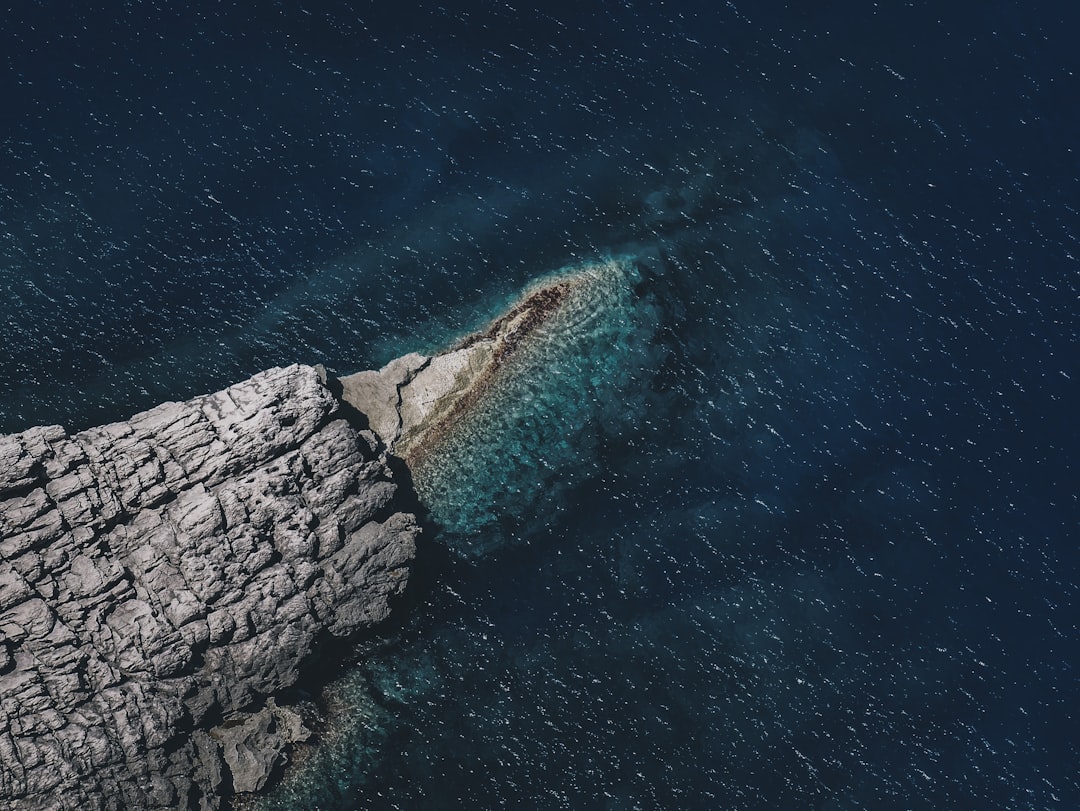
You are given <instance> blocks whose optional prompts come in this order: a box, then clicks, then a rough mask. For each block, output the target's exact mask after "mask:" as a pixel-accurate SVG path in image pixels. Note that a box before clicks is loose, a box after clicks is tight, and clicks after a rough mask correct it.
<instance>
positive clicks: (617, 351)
mask: <svg viewBox="0 0 1080 811" xmlns="http://www.w3.org/2000/svg"><path fill="white" fill-rule="evenodd" d="M248 5H250V4H248ZM452 5H453V4H445V5H443V6H439V5H436V4H422V5H421V6H420V7H415V8H414V7H410V8H404V7H402V8H401V10H399V11H393V10H389V9H387V8H378V9H373V8H370V7H369V6H368V5H366V4H347V3H344V2H341V3H331V2H327V3H308V4H304V5H301V4H280V5H279V4H273V5H271V4H266V5H261V6H258V7H252V8H248V7H246V6H245V5H237V6H224V5H221V4H209V3H206V4H202V3H195V4H186V5H185V7H184V8H183V9H181V8H179V7H178V6H176V7H161V6H153V5H150V4H137V5H125V6H117V7H115V8H110V9H108V10H102V9H91V8H79V9H75V10H72V9H69V8H64V9H63V10H62V12H61V11H59V10H58V7H56V6H54V5H51V4H37V5H33V6H31V5H29V4H26V6H24V7H20V10H18V11H17V12H12V13H9V14H8V15H7V16H6V17H5V22H4V25H3V27H2V33H0V38H2V42H3V48H2V49H0V54H2V56H0V60H2V62H0V64H2V65H3V67H2V68H0V70H2V74H0V75H2V77H3V80H2V81H3V84H2V85H0V86H2V88H3V96H2V100H3V107H4V114H3V116H2V122H3V123H2V124H0V289H2V296H3V301H4V302H5V303H6V306H5V307H4V309H3V310H2V311H0V336H2V337H0V340H2V346H3V352H2V353H0V430H4V431H14V430H20V429H22V428H25V427H28V426H30V425H34V424H38V423H43V422H61V423H63V424H65V425H66V426H68V427H69V428H72V429H78V428H81V427H85V426H88V425H91V424H94V423H97V422H100V421H103V420H108V419H117V418H122V417H124V416H126V415H129V414H131V413H133V412H134V411H137V410H139V409H141V408H144V407H148V406H150V405H152V404H154V403H156V402H158V401H160V400H163V399H168V398H183V397H188V396H191V395H194V394H196V393H199V392H203V391H209V390H212V389H215V388H218V387H220V386H223V385H226V384H227V383H230V382H233V381H235V380H238V379H241V378H242V377H244V376H246V375H248V374H251V373H254V372H255V371H258V370H259V369H262V368H265V367H267V366H270V365H274V364H281V363H289V362H294V361H301V362H310V363H314V362H323V363H326V364H327V366H329V367H331V368H334V369H336V370H338V371H340V372H350V371H355V370H359V369H363V368H371V367H372V366H375V365H377V364H380V363H382V362H385V361H386V360H388V359H389V358H390V357H393V356H394V355H395V354H398V353H400V352H403V351H408V350H413V349H419V350H430V349H432V348H435V347H438V346H440V345H442V344H444V343H446V342H448V341H450V340H452V339H453V338H454V337H456V336H458V335H460V334H461V333H462V332H464V331H467V330H469V329H472V328H476V327H477V326H480V325H482V324H483V322H484V320H485V318H487V317H490V316H491V315H492V314H494V313H495V312H497V311H498V309H499V308H500V307H501V306H502V305H503V304H505V303H506V302H507V301H508V300H510V299H511V298H512V296H513V295H514V294H515V293H516V291H518V290H519V289H521V288H522V287H524V286H525V285H527V284H528V283H530V282H532V281H533V280H535V279H537V278H539V277H542V276H544V275H545V274H549V273H553V272H558V271H559V270H560V269H561V268H566V267H582V266H587V265H589V264H590V263H594V262H600V261H605V260H607V259H609V258H617V259H619V261H623V262H625V263H626V264H625V267H626V268H627V271H626V274H625V276H624V277H622V279H623V282H624V284H623V287H621V288H619V289H620V290H621V291H622V292H620V293H619V294H617V295H616V294H611V295H607V296H605V297H601V298H598V299H597V303H596V306H595V308H594V310H595V314H596V322H595V323H592V322H590V326H589V327H588V330H586V332H585V333H583V334H584V336H585V337H581V336H580V335H579V336H577V337H573V338H571V337H568V338H567V339H566V340H565V341H563V342H559V341H557V340H556V341H555V342H554V343H552V344H551V345H549V346H548V347H547V348H546V349H545V351H546V352H549V353H550V354H549V355H546V356H544V357H546V358H548V359H549V360H551V361H552V363H551V365H550V368H552V369H563V370H565V374H562V373H560V374H562V376H560V374H555V373H552V374H551V375H550V376H549V377H545V376H543V375H533V376H531V378H530V379H532V380H534V381H535V382H534V383H533V384H531V385H532V386H533V388H532V389H530V390H529V391H528V392H527V394H528V396H525V397H518V399H517V400H514V401H511V400H507V406H506V409H505V410H504V412H503V413H504V414H506V415H510V416H508V417H507V418H506V419H504V420H503V422H502V423H499V424H498V427H497V429H493V433H491V434H489V436H488V438H487V440H485V442H486V444H484V443H480V444H479V445H478V446H477V447H478V448H479V450H477V451H476V452H475V454H474V455H473V456H468V457H461V458H458V459H457V460H456V461H455V462H454V464H455V465H458V466H459V467H457V468H455V469H456V470H458V471H464V473H463V474H462V475H464V476H466V479H467V480H468V481H469V482H471V484H472V485H473V486H471V487H470V488H469V489H468V490H460V491H459V492H457V493H456V494H455V493H447V492H444V491H440V494H439V497H440V498H441V499H442V500H441V501H440V502H439V505H441V506H438V507H437V508H436V509H434V511H433V516H434V517H435V518H436V519H437V520H438V522H439V523H440V524H441V525H442V531H441V533H440V534H439V535H438V536H437V541H438V543H439V544H440V545H442V546H443V547H444V548H445V549H446V550H447V554H446V557H447V562H446V563H445V565H443V566H442V568H441V569H440V571H439V572H438V581H437V584H436V585H435V586H434V587H433V588H432V590H431V593H430V594H429V595H428V597H427V599H426V601H425V602H424V604H423V605H421V606H420V607H419V608H418V609H417V610H416V612H415V614H414V615H413V616H412V617H411V619H410V620H409V622H407V623H406V625H405V627H404V628H402V629H400V630H398V631H395V632H394V633H393V634H391V635H390V637H389V638H387V639H385V640H382V641H381V642H377V643H371V645H370V649H369V650H365V651H364V652H362V655H361V654H358V656H357V659H358V660H359V664H357V665H356V666H355V667H351V668H349V669H348V670H347V671H346V672H345V673H344V674H343V679H342V681H341V682H340V684H339V685H338V687H337V694H336V695H337V697H338V703H337V704H336V705H335V706H336V707H338V715H339V718H338V722H339V723H338V727H337V729H336V731H335V733H334V735H333V737H331V738H329V739H328V740H327V742H326V745H325V746H324V748H323V749H322V750H321V752H320V753H319V754H317V755H316V756H314V757H313V758H311V760H310V763H309V768H308V769H307V770H305V771H304V772H303V773H301V774H298V775H297V776H296V777H295V778H294V779H293V780H292V781H291V782H289V783H287V784H286V785H285V786H284V787H283V789H282V791H281V792H279V794H278V795H276V796H275V797H273V798H271V799H270V800H269V801H267V803H265V807H267V808H282V809H284V808H309V807H319V808H323V809H352V808H383V807H385V808H395V807H397V808H448V807H451V808H453V807H478V808H489V807H521V808H610V809H631V808H643V809H648V808H732V809H751V808H754V809H775V808H818V809H847V808H867V809H908V808H935V809H936V808H960V809H962V808H971V809H987V808H1017V809H1020V808H1024V809H1044V808H1062V809H1064V808H1076V807H1080V779H1078V777H1077V775H1078V773H1080V740H1078V736H1077V733H1076V729H1077V722H1078V719H1077V718H1076V707H1077V706H1080V681H1078V677H1077V673H1078V664H1080V649H1078V644H1080V639H1078V632H1077V620H1076V616H1077V613H1076V598H1077V586H1076V583H1077V579H1078V574H1080V571H1078V569H1080V553H1078V544H1077V533H1078V531H1080V505H1078V503H1077V497H1078V493H1080V477H1078V475H1077V468H1076V463H1075V459H1076V458H1077V456H1078V453H1080V431H1078V429H1077V423H1076V420H1075V413H1076V411H1077V403H1078V402H1080V390H1078V385H1077V376H1078V375H1080V369H1077V368H1076V361H1075V358H1076V357H1077V356H1078V350H1080V347H1078V346H1077V333H1078V327H1080V325H1078V287H1080V284H1078V281H1080V278H1078V273H1077V271H1078V267H1080V266H1078V262H1077V257H1078V256H1080V244H1078V234H1080V213H1078V210H1077V209H1078V206H1080V193H1078V191H1080V190H1078V177H1080V153H1078V152H1077V149H1078V147H1077V145H1078V144H1080V114H1078V113H1077V107H1076V104H1075V100H1076V98H1078V97H1080V82H1078V79H1077V72H1078V71H1080V57H1078V55H1077V49H1076V48H1075V45H1074V42H1073V40H1074V37H1075V32H1076V31H1077V30H1080V29H1078V24H1080V15H1078V14H1077V12H1076V11H1075V10H1074V9H1073V8H1072V7H1071V6H1067V5H1065V4H1042V5H1041V6H1040V7H1036V8H1032V7H1031V6H1030V5H1021V4H1019V3H1013V2H990V3H978V4H975V3H966V2H964V3H953V4H949V5H947V6H942V4H934V3H924V2H911V3H899V2H897V3H879V4H868V3H854V2H844V3H834V4H831V6H830V8H829V9H827V10H814V9H804V8H803V6H802V5H795V4H791V5H788V4H785V3H780V2H764V3H761V2H759V3H755V4H749V3H745V4H744V3H727V4H721V3H691V2H668V3H665V4H654V3H637V2H623V3H599V2H589V0H577V2H574V3H565V4H564V3H548V4H543V10H542V11H537V10H534V9H529V8H525V7H521V6H514V7H512V6H509V5H506V4H498V3H487V2H484V3H472V4H469V5H468V6H467V7H465V6H462V8H467V10H460V11H459V10H456V9H455V8H453V7H452ZM597 324H599V325H600V326H599V327H597V326H596V325H597ZM598 335H602V336H605V337H604V341H605V342H606V343H601V342H600V341H599V339H597V338H596V336H598ZM556 337H557V336H556ZM560 381H563V383H564V385H562V386H561V387H560ZM566 381H570V383H566ZM519 393H520V392H519ZM512 395H513V392H510V393H508V395H507V397H508V398H512ZM515 403H516V404H515ZM500 449H503V452H502V453H501V454H500Z"/></svg>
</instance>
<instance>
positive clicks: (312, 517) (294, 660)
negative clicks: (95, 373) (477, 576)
mask: <svg viewBox="0 0 1080 811" xmlns="http://www.w3.org/2000/svg"><path fill="white" fill-rule="evenodd" d="M405 496H406V494H405V493H404V491H403V490H402V486H401V485H400V484H399V483H398V482H397V481H396V480H395V479H394V476H393V474H392V472H391V469H390V467H389V466H388V464H387V460H386V457H385V455H384V454H383V452H382V446H381V445H380V443H379V442H378V439H377V438H376V436H375V435H374V434H373V433H372V432H371V431H368V430H358V429H357V428H356V427H355V426H354V425H353V424H351V423H350V422H348V421H346V420H345V419H344V418H343V417H342V413H341V410H340V404H339V401H338V400H337V399H336V398H335V397H334V396H333V395H332V394H331V393H330V391H329V390H328V389H327V388H326V386H325V385H324V384H323V383H322V382H321V381H320V376H319V373H318V372H317V371H316V370H315V369H314V368H311V367H305V366H291V367H288V368H286V369H272V370H270V371H267V372H264V373H262V374H259V375H256V376H255V377H253V378H251V379H250V380H248V381H245V382H243V383H240V384H237V385H235V386H232V387H230V388H228V389H226V390H224V391H221V392H218V393H217V394H212V395H208V396H205V397H199V398H195V399H193V400H190V401H188V402H185V403H166V404H164V405H161V406H158V407H157V408H154V409H151V410H150V411H147V412H145V413H142V414H139V415H137V416H135V417H132V418H131V419H130V420H128V421H126V422H121V423H115V424H113V425H106V426H102V427H99V428H93V429H90V430H88V431H84V432H82V433H79V434H76V435H74V436H69V435H68V434H67V433H66V432H65V431H64V430H63V429H62V428H60V427H57V426H50V427H40V428H32V429H30V430H28V431H25V432H23V433H21V434H14V435H9V436H3V437H0V806H3V807H5V808H9V807H10V808H13V809H49V810H50V811H52V810H53V809H73V810H74V809H79V811H87V810H88V809H120V808H128V809H178V808H200V809H212V808H216V807H218V806H219V804H220V801H221V798H222V797H223V796H227V795H228V794H230V793H232V792H233V791H234V790H236V791H248V790H257V789H259V788H261V787H262V786H263V785H264V784H265V782H266V780H267V779H268V778H269V777H270V775H271V773H272V772H273V771H274V770H276V769H278V768H279V767H280V765H281V763H282V761H283V759H284V754H285V752H286V751H287V749H288V747H289V745H290V744H291V743H293V742H295V741H298V740H303V739H304V738H305V737H306V736H307V734H308V733H307V730H306V729H305V728H304V725H303V723H302V722H301V721H300V718H299V716H298V715H297V714H296V713H295V712H293V711H292V710H290V709H288V708H287V707H285V706H283V705H282V706H279V704H282V702H273V700H272V699H271V697H272V696H275V695H279V694H280V693H281V691H282V690H283V689H284V688H287V687H289V686H290V685H292V684H294V683H295V682H296V681H297V679H298V677H299V675H300V672H301V668H302V666H303V665H304V664H305V663H306V662H308V661H310V660H311V658H312V657H313V656H315V655H317V654H318V649H319V647H320V644H321V643H322V642H324V641H325V638H326V637H327V636H328V635H332V636H336V637H348V636H350V635H353V634H355V633H356V632H358V631H362V630H364V629H367V628H370V627H372V626H374V625H376V624H378V623H380V622H382V621H383V620H385V619H386V618H387V617H388V616H389V614H390V612H391V609H392V607H393V605H394V601H395V599H396V598H397V597H398V596H399V595H401V593H402V591H403V589H404V587H405V584H406V581H407V578H408V574H409V567H410V564H411V562H412V560H413V558H414V555H415V548H416V547H415V541H416V537H417V533H418V529H417V524H416V520H415V518H414V516H413V515H412V514H411V513H410V512H409V511H408V509H407V508H402V506H401V503H402V500H403V497H405Z"/></svg>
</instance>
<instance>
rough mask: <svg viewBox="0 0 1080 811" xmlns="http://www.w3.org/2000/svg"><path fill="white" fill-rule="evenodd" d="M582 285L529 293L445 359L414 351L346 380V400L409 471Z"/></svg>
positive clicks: (573, 282)
mask: <svg viewBox="0 0 1080 811" xmlns="http://www.w3.org/2000/svg"><path fill="white" fill-rule="evenodd" d="M580 284H581V279H580V278H578V279H574V278H564V279H559V280H557V281H555V282H552V283H550V284H547V285H544V286H542V287H539V288H537V289H535V290H533V291H531V292H529V293H528V294H527V295H525V296H524V297H523V298H522V300H521V301H520V302H519V303H518V304H517V305H516V306H514V307H513V308H511V309H510V311H509V312H507V313H506V314H504V315H502V316H500V317H499V318H497V319H496V320H495V321H493V322H492V323H491V324H490V325H489V326H488V328H487V329H486V330H484V331H483V332H479V333H476V334H474V335H470V336H468V337H467V338H465V339H464V340H463V341H461V342H460V343H459V344H458V345H457V346H455V347H453V348H451V349H449V350H447V351H446V352H443V353H441V354H439V355H435V356H433V357H426V356H424V355H418V354H415V353H414V354H409V355H405V356H403V357H400V358H396V359H394V360H392V361H391V362H390V363H388V364H387V365H386V366H384V367H383V368H382V369H380V370H378V371H369V372H358V373H356V374H353V375H347V376H345V377H342V378H340V383H341V386H342V395H341V396H342V399H343V400H345V401H346V402H347V403H349V404H350V405H352V406H353V407H355V408H356V409H358V410H359V411H361V412H362V413H364V414H366V415H367V416H368V419H369V421H370V424H371V428H372V429H373V430H374V431H375V432H376V433H377V434H378V435H379V437H380V438H381V439H382V441H383V442H384V443H385V444H386V447H388V448H390V449H391V450H392V451H393V452H394V453H395V454H396V455H398V456H400V457H402V458H403V459H405V461H407V462H408V463H409V465H410V467H412V466H414V465H419V464H422V463H423V461H424V456H425V454H426V453H427V452H428V451H429V450H430V449H431V447H433V446H434V445H436V444H437V443H438V442H439V440H440V439H441V438H442V437H443V435H444V434H445V433H446V432H447V431H449V430H450V429H452V428H453V426H454V424H455V423H456V422H457V421H458V420H459V419H461V417H462V416H464V415H465V414H467V413H468V411H469V409H470V408H471V407H472V406H473V405H475V403H476V402H477V400H479V399H480V398H481V397H482V396H483V395H484V393H485V391H486V388H487V387H488V386H489V385H490V384H491V382H492V380H493V379H494V377H495V375H496V374H497V373H498V371H499V369H500V367H501V366H502V365H503V363H504V362H505V361H506V360H507V359H508V358H509V357H510V356H512V355H513V354H514V352H516V351H517V350H518V349H519V348H520V347H521V346H522V345H523V344H524V343H525V341H526V340H527V339H528V338H529V336H530V335H531V334H532V333H533V332H534V330H536V328H537V327H538V326H540V325H541V324H543V323H544V321H545V320H547V319H548V318H550V317H551V315H552V314H553V313H555V312H556V311H557V310H558V309H559V307H560V306H561V305H562V304H563V302H564V300H565V299H566V297H567V296H568V294H569V293H571V292H572V291H573V290H574V289H575V288H576V287H577V286H579V285H580Z"/></svg>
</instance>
